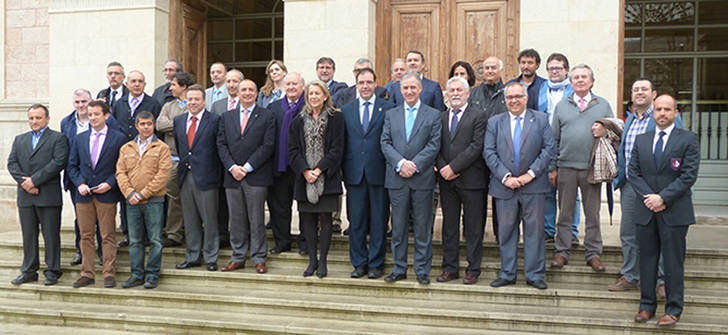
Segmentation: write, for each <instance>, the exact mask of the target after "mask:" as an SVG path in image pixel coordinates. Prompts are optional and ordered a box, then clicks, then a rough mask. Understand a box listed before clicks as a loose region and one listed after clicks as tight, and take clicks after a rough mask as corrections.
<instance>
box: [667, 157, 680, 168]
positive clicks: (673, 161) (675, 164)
mask: <svg viewBox="0 0 728 335" xmlns="http://www.w3.org/2000/svg"><path fill="white" fill-rule="evenodd" d="M681 166H682V158H670V167H671V168H672V169H673V170H674V171H677V170H680V167H681Z"/></svg>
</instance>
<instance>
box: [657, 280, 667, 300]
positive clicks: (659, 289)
mask: <svg viewBox="0 0 728 335" xmlns="http://www.w3.org/2000/svg"><path fill="white" fill-rule="evenodd" d="M657 297H658V298H660V299H665V298H667V293H666V292H665V283H662V284H660V285H657Z"/></svg>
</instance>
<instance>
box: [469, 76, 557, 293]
mask: <svg viewBox="0 0 728 335" xmlns="http://www.w3.org/2000/svg"><path fill="white" fill-rule="evenodd" d="M505 97H506V100H507V101H508V102H507V105H508V113H502V114H499V115H496V116H494V117H492V118H491V119H489V120H488V128H487V131H486V134H485V144H484V150H483V156H484V157H485V161H486V163H487V164H488V167H489V168H490V171H491V175H490V188H489V189H490V195H492V196H493V198H495V205H496V207H497V208H498V210H497V212H498V214H497V215H498V224H499V225H498V230H499V232H498V237H499V240H498V241H499V246H500V257H501V271H500V273H499V274H498V278H497V279H495V280H494V281H493V282H491V283H490V286H493V287H501V286H505V285H512V284H515V283H516V273H517V271H516V270H517V266H518V239H519V230H520V229H519V225H520V224H521V222H523V240H524V242H523V258H524V266H523V268H524V271H523V272H524V273H525V275H526V284H528V285H531V286H533V287H535V288H537V289H542V290H543V289H546V281H545V274H546V250H545V241H544V214H543V213H544V208H545V204H546V192H548V191H549V179H548V167H549V163H550V162H551V159H552V158H553V156H554V151H555V147H554V137H553V134H552V132H551V126H550V125H549V121H548V117H547V115H546V114H545V113H541V112H539V111H535V110H532V109H526V105H527V103H528V91H527V89H526V87H525V86H524V85H523V84H521V83H518V82H513V83H509V84H508V85H506V88H505Z"/></svg>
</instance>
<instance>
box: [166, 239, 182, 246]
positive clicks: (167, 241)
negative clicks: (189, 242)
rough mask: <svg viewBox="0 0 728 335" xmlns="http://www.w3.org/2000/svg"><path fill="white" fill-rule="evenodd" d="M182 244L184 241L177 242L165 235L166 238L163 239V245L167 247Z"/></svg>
mask: <svg viewBox="0 0 728 335" xmlns="http://www.w3.org/2000/svg"><path fill="white" fill-rule="evenodd" d="M181 245H182V243H180V242H177V241H175V240H173V239H171V238H169V237H165V238H164V240H163V241H162V246H163V247H165V248H172V247H179V246H181Z"/></svg>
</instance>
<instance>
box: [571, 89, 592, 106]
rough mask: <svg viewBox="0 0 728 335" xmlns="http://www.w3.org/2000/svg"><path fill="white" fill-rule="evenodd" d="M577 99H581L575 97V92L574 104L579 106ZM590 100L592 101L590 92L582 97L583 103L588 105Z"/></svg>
mask: <svg viewBox="0 0 728 335" xmlns="http://www.w3.org/2000/svg"><path fill="white" fill-rule="evenodd" d="M579 99H581V98H580V97H579V96H578V95H576V92H574V102H576V104H577V106H578V105H579ZM591 100H592V95H591V91H589V93H587V94H586V95H585V96H584V101H585V102H586V104H587V105H588V104H589V101H591Z"/></svg>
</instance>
